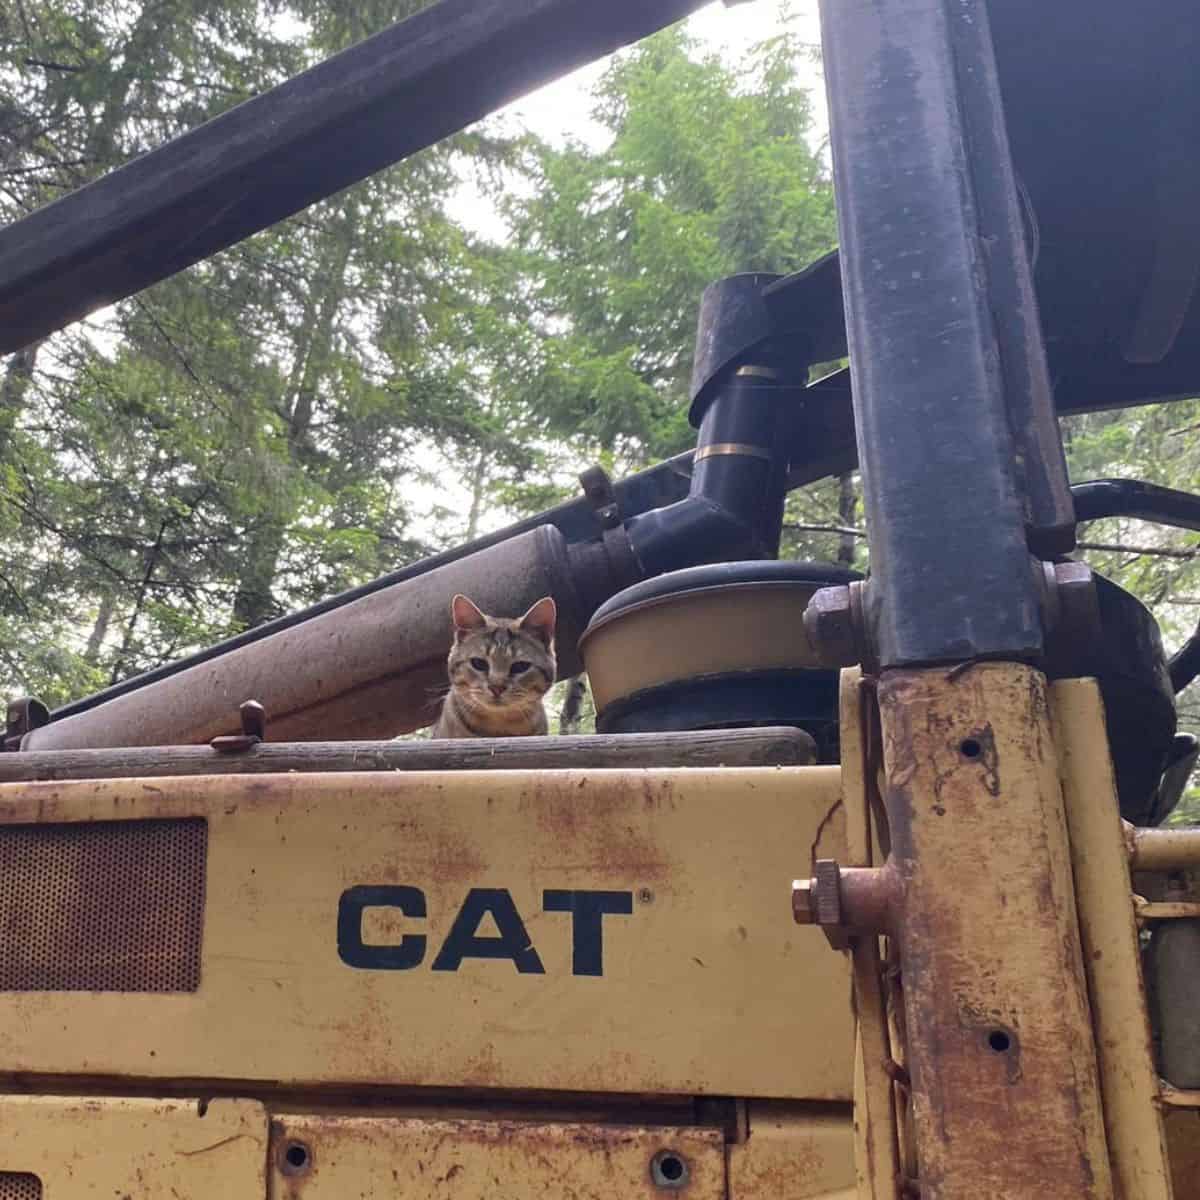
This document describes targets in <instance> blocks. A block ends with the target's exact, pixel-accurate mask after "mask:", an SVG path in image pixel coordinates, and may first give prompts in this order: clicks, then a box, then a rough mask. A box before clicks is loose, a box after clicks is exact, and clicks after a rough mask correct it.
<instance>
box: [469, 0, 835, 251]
mask: <svg viewBox="0 0 1200 1200" xmlns="http://www.w3.org/2000/svg"><path fill="white" fill-rule="evenodd" d="M595 2H596V3H603V2H604V0H595ZM785 22H787V24H788V27H790V28H791V29H792V30H793V31H794V32H795V33H796V34H798V35H799V36H800V38H801V39H802V40H803V41H805V42H810V43H811V44H812V45H814V46H815V45H817V43H818V42H819V41H820V36H821V35H820V26H819V23H818V20H817V0H790V2H789V0H747V2H744V3H740V4H735V5H733V6H732V7H726V5H725V4H723V3H721V2H720V0H716V2H714V3H711V4H709V5H707V6H706V7H705V8H703V9H701V10H700V11H699V12H697V13H695V14H694V15H693V16H691V17H689V18H688V20H687V21H686V23H685V24H686V28H687V30H688V32H689V33H690V34H691V35H692V36H693V37H694V38H696V39H697V40H698V41H700V42H701V43H702V44H703V45H704V46H706V47H708V48H710V49H711V50H713V51H714V52H716V53H718V54H720V55H721V57H722V58H723V59H725V60H726V61H727V62H729V63H736V62H737V61H738V60H739V59H741V57H742V56H743V55H744V54H745V53H746V51H747V50H749V49H750V48H751V47H753V46H754V45H756V44H757V43H759V42H762V41H764V40H765V39H767V38H769V37H771V36H773V35H774V34H776V33H778V32H780V31H781V30H782V29H783V28H784V27H785ZM608 61H609V60H608V59H601V60H599V61H598V62H594V63H590V64H589V65H588V66H586V67H581V68H580V69H579V70H578V71H573V72H572V73H571V74H570V75H564V76H563V77H562V78H561V79H558V80H555V82H554V83H551V84H548V85H547V86H546V87H544V88H541V89H539V90H538V91H536V92H532V93H531V94H530V95H528V96H525V97H523V98H522V99H520V100H517V101H515V102H514V103H512V104H510V105H508V107H507V108H504V109H501V110H500V112H499V113H498V114H497V115H496V118H495V119H499V120H501V121H503V122H504V123H505V124H506V125H507V126H508V127H509V128H512V127H514V126H516V125H518V124H519V125H520V126H521V127H523V128H525V129H529V130H531V131H532V132H534V133H536V134H538V135H539V136H540V137H543V138H546V139H547V140H549V141H553V142H561V141H562V140H563V139H564V138H566V137H574V138H578V139H581V140H584V141H589V142H593V143H596V142H598V141H599V140H600V139H601V138H602V136H603V131H602V130H600V128H599V127H598V126H597V125H596V124H595V123H594V122H593V121H592V119H591V107H592V100H591V96H590V92H591V89H592V87H593V86H594V85H595V83H596V81H597V80H598V79H599V78H600V75H601V74H602V73H603V72H604V69H605V67H606V66H607V65H608ZM800 80H801V82H802V83H804V84H806V85H807V86H808V87H809V88H811V90H812V93H813V109H814V114H815V116H816V118H817V122H816V123H817V129H816V130H815V131H814V132H816V134H817V135H818V136H819V137H823V135H824V131H825V92H824V85H823V83H822V81H821V77H820V73H819V71H818V69H817V68H816V66H815V65H811V64H808V63H802V64H801V66H800ZM450 207H451V211H452V213H453V215H454V216H455V217H456V218H457V219H458V220H460V221H462V222H463V223H464V224H467V225H470V226H473V227H474V228H475V229H476V230H477V231H478V232H480V233H483V234H486V235H488V236H490V237H495V238H499V237H502V236H503V233H504V225H503V223H502V222H501V221H500V219H499V217H498V216H497V215H496V213H495V211H494V210H493V208H492V206H491V205H490V204H489V203H488V202H487V201H486V200H484V199H483V198H481V197H480V196H479V195H478V194H477V193H476V191H475V189H474V188H473V187H471V186H470V185H469V184H466V185H464V186H463V187H462V189H461V190H460V191H459V194H458V196H457V197H456V198H455V200H454V202H453V203H452V205H451V206H450Z"/></svg>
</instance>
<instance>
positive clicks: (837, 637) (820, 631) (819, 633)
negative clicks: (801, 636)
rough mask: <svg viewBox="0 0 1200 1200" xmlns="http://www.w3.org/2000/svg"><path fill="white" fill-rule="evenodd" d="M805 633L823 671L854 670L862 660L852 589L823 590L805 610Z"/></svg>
mask: <svg viewBox="0 0 1200 1200" xmlns="http://www.w3.org/2000/svg"><path fill="white" fill-rule="evenodd" d="M804 631H805V633H807V634H808V640H809V644H810V645H811V646H812V649H813V653H814V654H815V655H816V656H817V661H818V662H819V663H820V664H821V665H822V666H823V667H852V666H853V665H854V664H855V663H856V662H858V661H859V660H860V658H861V655H860V654H859V651H858V638H857V637H856V636H855V631H854V606H853V602H852V600H851V598H850V589H849V588H848V587H845V586H837V587H823V588H820V589H819V590H818V591H817V592H815V593H814V595H813V597H812V599H811V600H810V601H809V602H808V606H807V607H806V608H805V610H804Z"/></svg>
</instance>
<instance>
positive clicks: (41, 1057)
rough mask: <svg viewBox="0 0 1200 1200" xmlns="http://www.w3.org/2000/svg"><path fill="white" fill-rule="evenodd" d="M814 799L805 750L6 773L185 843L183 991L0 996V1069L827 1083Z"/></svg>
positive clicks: (833, 1020) (439, 1081)
mask: <svg viewBox="0 0 1200 1200" xmlns="http://www.w3.org/2000/svg"><path fill="white" fill-rule="evenodd" d="M838 800H839V778H838V771H837V769H836V768H829V767H784V768H747V769H720V770H717V769H711V770H679V771H670V770H659V771H637V770H630V771H595V772H582V771H581V772H570V771H558V772H517V771H511V772H458V773H453V772H446V773H432V772H430V773H424V772H417V773H409V774H400V773H391V774H381V773H376V774H340V775H325V776H314V775H288V776H278V775H276V776H224V777H222V776H215V777H207V778H196V779H175V780H166V779H161V778H160V779H144V780H136V781H120V780H112V781H91V782H87V781H84V782H68V783H36V784H6V785H3V786H0V825H3V824H11V823H15V824H26V823H28V822H30V821H39V820H40V821H47V822H64V821H66V822H91V821H97V820H114V819H117V820H129V819H134V818H141V817H148V818H163V817H192V818H198V817H203V818H204V819H206V820H207V822H208V830H209V834H208V878H207V905H206V914H205V927H204V940H203V954H202V961H201V975H200V979H201V985H200V988H199V990H198V991H197V992H195V993H192V994H188V995H179V996H147V995H126V994H108V993H104V994H99V993H98V994H64V993H56V994H23V995H22V994H7V995H3V994H0V1076H8V1077H12V1076H16V1075H20V1076H25V1077H28V1076H30V1075H36V1076H42V1077H44V1076H83V1075H86V1076H90V1077H112V1076H120V1077H126V1078H130V1077H132V1078H136V1079H146V1080H150V1081H154V1080H169V1081H173V1082H175V1083H176V1084H177V1083H178V1081H180V1080H217V1081H221V1080H223V1081H225V1084H224V1085H223V1086H225V1087H229V1086H231V1085H232V1083H237V1085H238V1086H239V1087H240V1086H241V1084H240V1082H237V1081H246V1080H258V1081H269V1082H270V1084H271V1085H272V1086H273V1087H276V1088H280V1087H289V1086H290V1087H297V1086H312V1087H314V1088H316V1087H325V1088H331V1087H335V1086H338V1087H344V1088H353V1087H363V1086H383V1085H388V1086H403V1087H408V1088H412V1087H449V1088H505V1089H514V1090H515V1089H530V1088H536V1089H544V1090H558V1091H562V1090H569V1091H587V1092H627V1093H637V1094H658V1095H663V1094H675V1095H714V1096H740V1097H754V1096H763V1095H766V1096H792V1097H796V1098H808V1099H813V1100H818V1099H840V1100H845V1099H849V1096H850V1088H851V1065H852V1025H851V1021H852V1018H851V1013H850V1010H849V1006H848V1004H847V995H848V987H847V984H848V972H847V965H846V964H845V963H844V962H843V961H842V960H841V959H839V958H838V957H837V956H835V955H830V954H829V953H828V952H827V950H826V948H825V945H824V940H823V939H822V937H821V935H820V933H819V932H818V931H817V930H812V929H799V928H797V927H796V926H795V925H794V924H793V923H792V920H791V917H790V914H789V913H788V911H787V907H786V899H785V898H786V888H787V883H788V881H789V880H790V877H791V873H792V870H793V867H794V854H795V848H796V847H808V846H812V845H814V844H815V846H816V848H817V852H818V853H819V854H821V855H833V854H842V853H843V852H844V841H843V838H844V834H843V825H842V821H841V817H840V807H839V805H838ZM361 889H368V890H367V891H365V892H364V891H363V890H361ZM372 889H382V890H381V891H375V890H372ZM589 896H590V897H593V898H595V897H599V899H600V901H602V902H603V904H604V906H605V912H606V913H607V914H608V915H604V916H603V917H601V916H600V915H599V912H598V911H597V912H596V913H595V915H594V918H589V917H588V916H587V913H588V911H589V909H588V904H589V903H590V901H589V900H588V897H589ZM578 897H582V899H580V900H579V902H578V903H577V904H576V900H575V898H578ZM569 905H575V911H574V912H572V911H571V910H570V908H569ZM460 914H465V915H462V916H460ZM501 919H504V920H505V921H506V927H507V929H508V934H507V935H506V940H503V941H502V944H501V945H499V946H498V945H497V944H496V943H497V939H499V938H500V935H501V932H502V931H501V930H499V929H498V928H497V927H496V924H495V922H498V921H500V920H501ZM452 933H455V938H454V939H453V942H452V946H451V950H447V943H450V942H451V936H450V935H451V934H452ZM443 951H446V953H445V954H443ZM452 951H453V952H452ZM501 951H503V952H502V953H501ZM497 954H499V955H500V956H499V957H496V955H497ZM798 1030H802V1031H803V1035H802V1036H800V1035H798V1033H797V1031H798ZM97 1031H103V1036H97ZM231 1081H232V1083H231ZM148 1086H152V1084H151V1085H148Z"/></svg>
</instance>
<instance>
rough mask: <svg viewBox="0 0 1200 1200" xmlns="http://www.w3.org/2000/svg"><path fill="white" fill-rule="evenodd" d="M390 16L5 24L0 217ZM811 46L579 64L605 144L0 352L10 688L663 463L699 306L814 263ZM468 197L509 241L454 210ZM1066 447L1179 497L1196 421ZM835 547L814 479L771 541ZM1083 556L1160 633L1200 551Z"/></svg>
mask: <svg viewBox="0 0 1200 1200" xmlns="http://www.w3.org/2000/svg"><path fill="white" fill-rule="evenodd" d="M419 7H421V4H420V3H419V0H368V2H366V3H361V2H357V0H356V2H355V3H350V0H323V2H322V3H315V2H314V0H19V2H18V3H15V4H10V5H6V6H3V8H0V224H4V223H8V222H10V221H14V220H17V219H18V218H19V217H21V216H22V215H23V214H25V213H27V212H29V211H31V210H32V209H34V208H36V207H38V206H40V205H42V204H45V203H48V202H50V201H52V200H53V199H54V198H55V197H57V196H59V195H61V194H63V193H64V192H66V191H69V190H72V189H74V188H76V187H78V186H80V185H81V184H82V183H85V182H86V181H88V180H89V179H92V178H95V177H97V176H99V175H102V174H104V173H105V172H107V171H109V170H111V169H112V168H114V167H116V166H118V165H120V164H121V163H123V162H126V161H128V160H129V159H131V158H132V157H134V156H135V155H137V154H139V153H141V152H143V151H145V150H147V149H150V148H152V147H154V146H156V145H158V144H160V143H161V142H162V141H164V140H165V139H167V138H170V137H172V136H175V135H177V134H179V133H182V132H184V131H185V130H187V129H189V128H192V127H193V126H195V125H197V124H198V123H200V122H202V121H204V120H207V119H208V118H210V117H212V116H214V115H216V114H217V113H219V112H221V111H222V110H224V109H226V108H228V107H230V106H231V105H233V104H236V103H238V102H239V101H241V100H243V99H246V98H248V97H250V96H253V95H255V94H256V93H258V92H260V91H262V90H264V89H266V88H269V87H271V86H272V85H274V84H275V83H278V82H279V81H281V80H282V79H284V78H286V77H288V76H290V75H292V74H295V73H296V72H297V71H299V70H302V69H303V68H304V67H306V66H308V65H310V64H311V63H313V62H315V61H318V60H319V59H321V58H324V57H326V56H328V55H329V54H331V53H333V52H335V51H336V50H339V49H341V48H343V47H344V46H346V45H349V44H351V43H353V42H355V41H358V40H360V39H361V38H362V37H364V36H367V35H368V34H370V33H372V32H375V31H377V30H378V29H381V28H383V27H384V26H386V25H387V24H390V23H391V22H393V21H396V20H399V19H402V18H403V17H405V16H406V15H408V14H409V13H410V12H411V11H413V10H414V9H416V8H419ZM812 53H813V51H812V49H811V47H807V46H805V45H803V44H801V43H800V42H799V40H798V39H797V37H796V36H795V35H794V33H793V32H791V28H790V26H789V24H788V22H787V20H786V16H785V17H784V18H783V19H781V21H780V24H779V26H778V31H777V33H776V35H775V36H773V37H771V38H770V39H769V40H767V41H765V42H764V43H763V44H762V45H760V46H759V47H757V48H756V49H755V50H754V51H753V52H752V53H751V54H750V55H749V56H748V57H746V58H745V59H744V60H742V61H739V62H731V61H723V60H722V59H720V58H718V57H716V56H714V55H712V54H709V53H705V52H704V51H703V50H702V49H701V47H700V46H698V45H697V44H696V43H695V42H693V41H691V40H690V39H689V37H688V35H687V32H686V29H681V28H675V29H673V30H669V31H667V32H665V33H663V34H661V35H659V36H658V37H655V38H652V39H650V40H649V41H647V42H645V43H643V44H642V45H640V46H639V47H636V48H634V49H632V50H630V51H626V52H624V53H622V54H619V55H617V56H616V57H615V58H614V59H613V60H612V62H611V64H610V65H609V67H608V68H607V70H606V71H605V73H604V74H603V76H602V77H601V79H600V82H599V83H598V85H597V87H596V89H595V94H594V97H593V99H594V117H595V120H596V121H597V122H598V125H599V127H600V129H601V131H602V133H603V136H602V137H599V138H594V137H593V138H591V139H589V140H583V139H576V140H571V139H568V140H567V141H566V142H565V144H550V143H547V142H545V141H543V140H540V139H539V138H537V137H535V136H534V135H533V134H531V133H529V132H527V131H525V130H522V129H520V128H513V125H512V122H511V121H504V122H498V121H489V122H485V123H483V124H482V125H480V126H478V127H475V128H473V129H471V130H468V131H466V132H465V133H463V134H461V135H459V136H457V137H455V138H452V139H449V140H448V141H446V142H444V143H442V144H440V145H438V146H435V147H433V148H432V149H430V150H429V151H426V152H424V153H422V154H420V155H417V156H416V157H415V158H413V159H411V160H409V161H407V162H405V163H403V164H401V165H399V166H397V167H394V168H392V169H390V170H387V171H384V172H382V173H380V174H379V175H377V176H375V177H373V178H372V179H369V180H367V181H365V182H364V183H362V184H360V185H358V186H356V187H353V188H351V189H349V190H347V191H344V192H342V193H340V194H338V195H336V196H334V197H331V198H330V199H328V200H326V201H324V202H322V203H320V204H317V205H315V206H314V207H312V208H310V209H308V210H307V211H305V212H304V213H302V214H300V215H299V216H297V217H295V218H293V219H290V220H288V221H284V222H283V223H281V224H279V225H277V226H275V227H273V228H272V229H270V230H267V231H265V232H264V233H261V234H259V235H257V236H255V237H253V238H250V239H248V240H247V241H245V242H244V243H242V244H241V245H239V246H236V247H234V248H232V249H231V250H229V251H227V252H225V253H223V254H220V255H217V256H216V257H214V258H212V259H210V260H208V261H206V262H204V263H202V264H200V265H198V266H196V267H194V268H192V269H190V270H189V271H186V272H184V273H183V274H181V275H178V276H176V277H174V278H172V279H169V280H167V281H165V282H163V283H161V284H159V285H157V286H156V287H153V288H151V289H149V290H147V291H146V292H144V293H142V294H140V295H138V296H136V297H133V298H132V299H130V300H127V301H124V302H122V303H120V304H118V305H116V306H114V307H113V308H111V309H109V310H105V311H104V312H102V313H99V314H95V315H94V316H93V317H91V318H89V319H88V320H86V321H84V322H81V323H78V324H77V325H75V326H73V327H72V328H70V329H69V330H67V331H65V332H63V333H61V334H56V335H54V336H53V337H51V338H49V339H47V340H45V341H43V342H42V343H40V344H38V345H36V346H32V347H29V348H27V349H26V350H25V351H22V352H20V353H18V354H15V355H12V356H10V357H9V358H8V359H7V360H5V361H2V362H0V511H2V512H3V517H4V536H3V538H2V539H0V685H2V688H3V690H4V692H5V693H6V694H9V695H14V694H21V693H26V694H28V693H32V694H37V695H39V696H41V697H43V698H44V699H45V700H46V701H48V702H49V703H50V704H52V705H54V704H57V703H61V702H63V701H65V700H68V699H71V698H75V697H78V696H80V695H83V694H85V693H87V692H89V691H92V690H95V689H96V688H99V687H103V686H105V685H107V684H109V683H111V682H114V681H116V680H119V679H122V678H124V677H127V676H129V675H132V674H135V673H137V672H139V671H142V670H145V669H147V668H149V667H153V666H155V665H158V664H160V663H162V662H165V661H167V660H170V659H172V658H175V657H178V656H179V655H181V654H184V653H186V652H188V651H189V650H193V649H196V648H198V647H200V646H203V645H205V644H209V643H211V642H213V641H216V640H218V639H219V638H221V637H223V636H226V635H228V634H230V633H233V632H236V631H238V630H240V629H244V628H247V627H250V626H253V625H256V624H259V623H261V622H263V621H265V620H268V619H270V618H271V617H274V616H277V615H279V614H281V613H283V612H285V611H288V610H291V609H294V608H296V607H299V606H302V605H305V604H307V603H310V602H312V601H314V600H317V599H319V598H321V597H324V596H327V595H329V594H330V593H333V592H336V591H338V590H340V589H342V588H345V587H347V586H350V585H353V584H356V583H359V582H362V581H364V580H366V579H369V578H372V577H374V576H376V575H379V574H381V573H383V572H385V571H387V570H389V569H392V568H394V567H397V566H400V565H402V564H404V563H407V562H411V561H413V560H414V559H416V558H419V557H421V556H423V555H425V554H427V553H430V552H432V551H435V550H437V549H440V548H443V547H445V546H447V545H450V544H454V543H457V542H460V541H462V540H463V539H465V538H468V537H471V536H474V535H475V534H477V533H479V532H482V531H484V530H485V529H490V528H495V527H498V526H499V525H501V524H503V523H505V522H506V521H507V520H509V519H512V518H513V517H516V516H520V515H525V514H527V513H531V512H536V511H539V510H540V509H542V508H544V507H546V506H547V505H548V504H550V503H553V502H555V501H556V500H558V499H560V498H561V497H562V496H564V495H566V494H569V493H570V491H571V490H572V488H573V476H574V473H575V472H576V471H577V470H578V469H579V468H580V466H582V465H585V464H587V463H590V462H600V463H602V464H604V465H605V466H607V467H608V468H609V469H610V470H611V471H613V472H614V473H622V472H624V471H627V470H630V469H634V468H636V467H639V466H642V465H645V464H647V463H650V462H653V461H655V460H657V459H660V458H662V457H663V456H665V455H668V454H671V453H674V452H676V451H678V450H680V449H683V448H685V447H686V446H687V445H689V444H690V442H691V440H692V434H691V432H690V430H689V428H688V426H687V422H686V416H685V414H686V407H687V406H686V388H687V380H688V374H689V370H690V361H691V349H692V340H693V337H694V329H695V320H696V312H697V306H698V302H699V297H700V293H701V291H702V290H703V288H704V286H705V285H706V284H708V283H709V282H711V281H712V280H714V279H717V278H720V277H722V276H724V275H728V274H730V273H733V272H735V271H747V270H770V271H780V272H783V271H789V270H794V269H797V268H799V267H802V266H804V265H806V264H807V263H809V262H810V261H812V260H813V259H814V258H815V257H817V256H818V255H819V254H821V253H823V252H824V251H826V250H828V249H829V248H830V247H832V245H833V244H834V238H835V233H834V215H833V197H832V189H831V182H830V177H829V172H828V170H827V165H826V161H825V156H824V155H823V153H822V152H821V150H820V148H819V147H818V146H816V145H815V138H814V111H813V104H814V99H813V97H812V96H811V95H810V94H809V92H808V91H807V90H806V89H805V88H804V87H802V86H801V85H800V84H799V83H798V82H797V71H796V67H797V64H798V63H800V62H801V61H802V60H803V59H805V58H807V57H810V56H811V55H812ZM464 181H467V182H468V184H469V186H470V187H472V188H473V189H476V190H477V191H479V192H480V193H482V194H483V195H485V196H486V197H488V198H489V199H490V200H491V201H492V202H493V203H494V204H495V205H496V206H497V207H498V209H499V211H500V212H501V213H502V214H503V217H504V220H505V224H506V228H507V236H505V237H503V238H500V239H489V238H488V237H485V236H483V235H482V234H481V233H480V232H479V231H478V230H477V229H475V228H472V227H471V226H470V225H468V224H466V223H464V222H463V220H462V219H461V218H456V216H455V215H454V214H455V211H456V208H455V205H454V203H453V200H454V197H455V196H456V194H458V191H459V189H460V188H461V187H462V186H463V183H464ZM1064 426H1065V435H1066V439H1067V448H1068V455H1069V459H1070V464H1071V471H1072V476H1073V478H1076V479H1084V478H1095V477H1102V476H1109V475H1129V476H1135V477H1138V478H1143V479H1150V480H1153V481H1155V482H1160V483H1165V484H1170V485H1174V486H1182V487H1188V486H1193V485H1194V484H1195V481H1196V480H1197V478H1200V403H1198V402H1197V401H1187V402H1182V403H1176V404H1173V405H1160V406H1150V407H1147V408H1143V409H1135V410H1129V411H1126V412H1123V413H1108V414H1095V415H1090V416H1088V417H1081V418H1073V419H1071V420H1069V421H1067V422H1065V423H1064ZM861 526H862V518H861V511H860V506H859V501H858V493H857V488H856V481H855V479H854V478H853V477H846V478H844V479H841V480H827V481H825V482H823V483H821V484H818V485H816V486H814V487H812V488H809V489H805V490H804V491H803V492H799V493H794V494H793V495H792V497H791V498H790V500H789V514H788V534H787V536H788V546H787V551H788V553H790V554H794V555H801V556H807V557H814V558H825V559H837V560H839V561H842V562H847V563H854V564H856V565H859V566H862V565H865V564H866V561H867V559H866V542H865V538H864V536H863V530H862V527H861ZM1085 538H1086V539H1087V545H1088V549H1086V550H1085V551H1084V553H1085V555H1086V557H1087V558H1088V559H1089V561H1092V562H1093V563H1094V565H1096V566H1097V567H1098V568H1100V569H1101V570H1104V571H1105V572H1107V573H1108V574H1110V575H1111V576H1112V577H1114V578H1115V579H1117V580H1118V581H1119V582H1121V583H1122V584H1123V585H1124V586H1126V587H1128V588H1131V589H1132V590H1133V591H1134V592H1135V593H1136V594H1137V595H1139V596H1140V597H1141V598H1142V599H1143V600H1144V601H1145V602H1146V603H1147V604H1149V605H1150V606H1151V608H1152V609H1153V610H1154V611H1155V613H1156V615H1157V616H1158V617H1159V619H1160V621H1161V622H1162V625H1163V629H1164V635H1165V638H1166V641H1167V643H1168V645H1169V646H1172V647H1173V646H1177V645H1178V644H1179V643H1180V642H1181V641H1182V639H1183V637H1184V636H1186V633H1187V632H1188V631H1189V630H1190V629H1191V628H1193V627H1194V626H1195V624H1196V620H1197V617H1200V539H1198V538H1197V536H1196V535H1195V534H1188V533H1181V532H1178V531H1169V530H1163V529H1160V528H1157V527H1152V526H1145V525H1139V524H1138V523H1136V522H1123V521H1112V522H1105V523H1102V524H1097V525H1094V526H1091V527H1088V528H1087V530H1086V531H1085ZM1195 692H1196V689H1193V690H1192V695H1190V696H1189V695H1186V694H1185V696H1184V697H1183V698H1182V712H1183V717H1184V720H1185V722H1186V723H1187V724H1189V725H1190V726H1191V727H1200V699H1197V698H1195ZM1196 805H1197V809H1198V811H1200V797H1197V798H1196Z"/></svg>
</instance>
